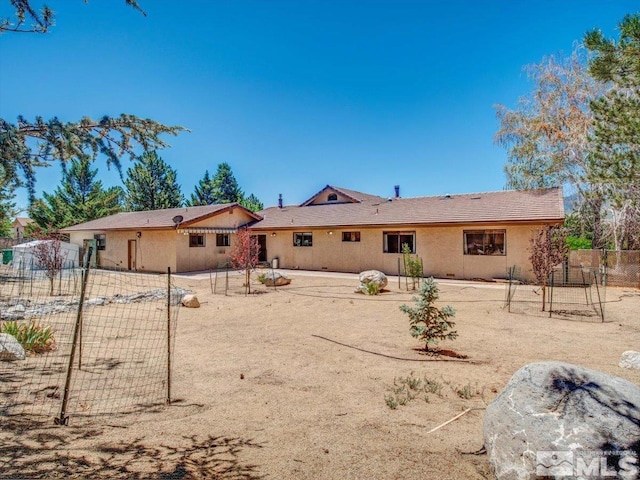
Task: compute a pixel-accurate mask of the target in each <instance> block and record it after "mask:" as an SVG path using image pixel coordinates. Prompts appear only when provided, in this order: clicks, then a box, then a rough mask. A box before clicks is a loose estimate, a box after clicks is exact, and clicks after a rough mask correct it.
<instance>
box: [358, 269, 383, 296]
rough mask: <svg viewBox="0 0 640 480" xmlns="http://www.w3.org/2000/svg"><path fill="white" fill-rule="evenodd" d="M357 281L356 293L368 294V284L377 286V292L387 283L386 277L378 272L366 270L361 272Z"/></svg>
mask: <svg viewBox="0 0 640 480" xmlns="http://www.w3.org/2000/svg"><path fill="white" fill-rule="evenodd" d="M358 280H359V281H360V285H358V286H357V287H356V290H355V292H356V293H368V290H367V284H368V283H373V284H375V285H378V290H379V291H381V290H382V289H383V288H384V287H386V286H387V284H388V283H389V281H388V280H387V276H386V275H385V274H384V273H382V272H380V271H378V270H366V271H364V272H361V273H360V275H359V277H358Z"/></svg>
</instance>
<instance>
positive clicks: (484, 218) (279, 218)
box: [251, 188, 564, 230]
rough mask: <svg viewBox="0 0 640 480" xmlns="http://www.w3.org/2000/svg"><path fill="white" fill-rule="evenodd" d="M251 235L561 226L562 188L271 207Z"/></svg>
mask: <svg viewBox="0 0 640 480" xmlns="http://www.w3.org/2000/svg"><path fill="white" fill-rule="evenodd" d="M260 214H261V215H262V216H263V217H264V218H263V220H261V221H259V222H257V223H255V224H253V225H252V226H251V229H252V230H257V229H276V228H292V227H343V226H344V227H346V226H384V225H392V226H393V225H396V226H402V225H442V224H472V223H498V222H504V223H509V222H538V221H551V222H560V221H562V220H563V219H564V205H563V198H562V189H560V188H549V189H541V190H528V191H515V190H512V191H501V192H485V193H468V194H461V195H450V196H437V197H416V198H393V199H383V198H381V197H375V196H369V198H366V199H364V200H363V201H362V202H361V203H341V204H325V205H308V206H300V207H293V206H287V207H284V208H278V207H271V208H267V209H265V210H263V211H262V212H260Z"/></svg>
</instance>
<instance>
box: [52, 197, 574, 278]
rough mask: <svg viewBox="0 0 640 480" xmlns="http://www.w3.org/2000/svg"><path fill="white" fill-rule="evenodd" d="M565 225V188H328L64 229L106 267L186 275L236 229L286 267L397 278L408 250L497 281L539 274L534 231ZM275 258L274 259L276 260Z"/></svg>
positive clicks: (434, 267) (221, 256)
mask: <svg viewBox="0 0 640 480" xmlns="http://www.w3.org/2000/svg"><path fill="white" fill-rule="evenodd" d="M563 222H564V206H563V197H562V190H561V189H559V188H549V189H541V190H530V191H501V192H485V193H470V194H461V195H442V196H432V197H416V198H402V197H401V196H400V192H399V187H396V192H395V195H394V196H393V197H389V198H385V197H380V196H377V195H371V194H366V193H362V192H357V191H354V190H349V189H346V188H339V187H335V186H331V185H327V186H326V187H324V188H323V189H322V190H320V191H319V192H317V193H316V194H315V195H313V196H312V197H311V198H309V199H308V200H306V201H304V202H303V203H301V204H300V205H286V206H285V205H283V204H282V202H281V201H280V202H279V204H278V206H275V207H270V208H267V209H265V210H263V211H261V212H259V213H257V214H256V213H253V212H251V211H249V210H247V209H245V208H244V207H242V206H240V205H238V204H237V203H231V204H226V205H208V206H203V207H188V208H174V209H168V210H156V211H151V212H130V213H119V214H116V215H112V216H110V217H106V218H102V219H99V220H93V221H91V222H86V223H83V224H80V225H75V226H72V227H68V228H65V229H63V230H62V231H63V232H64V233H68V234H69V235H70V241H71V242H72V243H76V244H78V245H84V246H85V247H86V246H88V245H90V244H92V242H93V243H95V245H96V248H97V250H98V253H99V255H98V263H99V264H100V265H101V266H104V267H114V266H119V267H122V268H125V269H129V270H143V271H155V272H165V271H166V270H167V267H171V270H172V271H174V272H187V271H197V270H207V269H211V268H216V267H218V266H220V265H221V264H223V263H224V262H225V261H226V259H227V255H228V252H229V247H230V246H232V245H233V242H234V235H235V233H236V232H237V229H238V228H240V227H243V226H247V227H248V228H249V230H250V231H251V232H252V233H253V234H254V235H255V236H256V237H257V239H258V242H259V243H260V247H261V248H260V260H261V261H269V262H272V261H273V260H274V259H277V264H278V267H280V268H287V269H304V270H318V271H321V270H326V271H333V272H361V271H363V270H369V269H376V270H381V271H383V272H385V273H387V274H389V275H397V274H398V271H399V266H400V264H401V260H402V251H403V247H405V246H406V248H408V249H409V251H410V252H411V253H412V254H413V255H416V256H418V257H420V258H421V259H422V261H423V265H424V273H425V275H429V276H430V275H433V276H434V277H438V278H455V279H473V278H483V279H491V278H499V277H502V278H503V277H504V276H505V275H506V272H507V269H508V268H509V267H511V266H514V265H515V266H518V267H520V274H521V276H522V277H524V278H526V279H533V273H532V271H531V262H530V261H529V244H530V239H531V238H532V234H533V232H534V231H535V230H537V229H539V228H542V227H545V226H547V225H557V224H562V223H563ZM273 263H274V264H275V263H276V262H273Z"/></svg>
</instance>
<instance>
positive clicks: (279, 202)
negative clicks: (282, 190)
mask: <svg viewBox="0 0 640 480" xmlns="http://www.w3.org/2000/svg"><path fill="white" fill-rule="evenodd" d="M278 208H282V194H279V195H278Z"/></svg>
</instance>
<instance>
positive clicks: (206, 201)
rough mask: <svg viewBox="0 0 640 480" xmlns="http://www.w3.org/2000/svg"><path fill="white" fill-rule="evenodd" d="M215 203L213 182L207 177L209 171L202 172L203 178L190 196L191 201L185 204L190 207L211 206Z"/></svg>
mask: <svg viewBox="0 0 640 480" xmlns="http://www.w3.org/2000/svg"><path fill="white" fill-rule="evenodd" d="M214 203H216V196H215V194H214V188H213V181H212V179H211V177H210V176H209V170H206V171H205V172H204V177H202V179H201V180H200V181H199V182H198V185H196V189H195V192H194V193H192V194H191V200H189V201H188V202H187V205H188V206H190V207H196V206H198V205H213V204H214Z"/></svg>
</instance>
